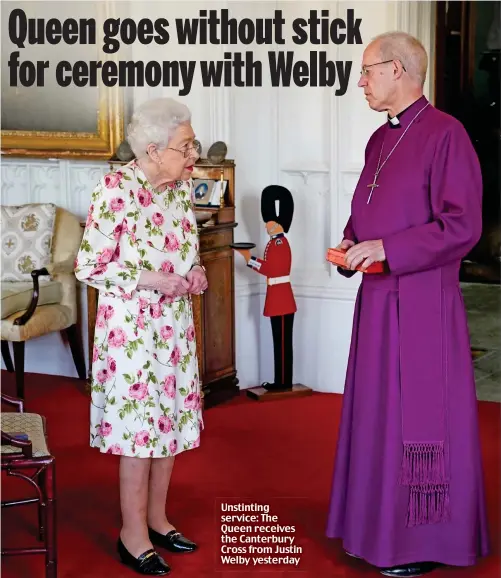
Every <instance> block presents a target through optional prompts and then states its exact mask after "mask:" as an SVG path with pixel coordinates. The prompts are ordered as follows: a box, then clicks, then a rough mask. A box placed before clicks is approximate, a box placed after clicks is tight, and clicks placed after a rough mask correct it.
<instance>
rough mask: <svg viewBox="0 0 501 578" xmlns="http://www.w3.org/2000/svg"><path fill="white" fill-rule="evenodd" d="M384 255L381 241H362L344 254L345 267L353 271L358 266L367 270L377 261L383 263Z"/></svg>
mask: <svg viewBox="0 0 501 578" xmlns="http://www.w3.org/2000/svg"><path fill="white" fill-rule="evenodd" d="M385 260H386V255H385V252H384V247H383V241H382V239H378V240H377V241H363V242H362V243H358V245H353V246H352V247H350V248H349V249H348V251H347V253H346V266H347V268H348V269H352V270H354V269H355V268H356V267H358V266H359V265H360V264H362V269H364V270H365V269H367V267H368V266H369V265H372V263H377V262H378V261H385Z"/></svg>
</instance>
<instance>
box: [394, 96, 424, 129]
mask: <svg viewBox="0 0 501 578" xmlns="http://www.w3.org/2000/svg"><path fill="white" fill-rule="evenodd" d="M420 102H423V104H424V103H425V102H426V97H425V96H424V95H423V96H421V97H419V98H418V99H417V100H416V101H414V102H413V103H412V104H410V105H409V106H408V107H407V108H404V110H401V111H400V112H399V113H398V114H397V115H396V116H393V117H391V116H390V115H389V114H388V126H389V127H390V128H402V125H403V124H405V123H404V122H403V119H402V116H403V115H405V113H406V112H407V111H408V110H410V109H411V108H413V107H415V106H416V105H417V104H418V103H420Z"/></svg>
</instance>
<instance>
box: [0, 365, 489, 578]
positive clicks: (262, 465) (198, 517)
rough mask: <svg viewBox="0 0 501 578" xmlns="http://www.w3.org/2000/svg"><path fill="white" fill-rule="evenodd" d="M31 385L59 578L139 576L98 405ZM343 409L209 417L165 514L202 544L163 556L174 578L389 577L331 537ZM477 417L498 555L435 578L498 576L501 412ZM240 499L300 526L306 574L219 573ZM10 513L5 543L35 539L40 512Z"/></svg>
mask: <svg viewBox="0 0 501 578" xmlns="http://www.w3.org/2000/svg"><path fill="white" fill-rule="evenodd" d="M27 377H28V379H27V394H26V395H27V400H28V403H27V408H26V410H27V411H35V412H38V413H41V414H43V415H45V416H46V417H47V421H48V428H49V435H50V446H51V449H52V452H53V453H54V455H55V456H56V460H57V469H56V481H57V497H58V542H59V578H108V577H109V578H132V577H133V576H137V574H135V573H134V572H132V571H130V570H129V569H127V568H125V567H124V566H123V565H121V564H120V563H119V562H117V558H116V554H115V543H116V538H117V534H118V531H119V528H120V511H119V501H118V491H117V490H118V484H117V466H118V459H119V458H118V457H114V456H103V455H101V454H99V453H98V452H97V450H91V449H90V448H89V447H88V411H89V405H88V400H87V398H86V397H85V395H84V394H83V393H82V391H81V385H80V384H79V383H78V382H76V381H74V380H71V379H67V378H59V377H51V376H38V375H30V376H27ZM2 378H3V382H2V387H3V389H4V391H5V392H6V393H12V392H13V387H12V385H13V382H12V376H10V375H8V374H6V373H5V372H2ZM78 388H80V391H79V389H78ZM340 408H341V396H339V395H333V394H331V395H328V394H315V395H313V396H312V397H309V398H301V399H296V400H294V399H293V400H284V401H277V402H272V403H262V404H261V403H259V402H254V401H252V400H248V399H247V398H246V397H244V396H242V398H239V399H238V400H236V401H234V402H232V403H230V404H226V405H223V406H218V407H216V408H212V409H209V410H207V411H206V413H205V423H206V430H205V432H204V435H203V437H202V443H201V446H200V448H199V449H197V450H193V451H190V452H188V453H186V454H184V455H181V456H180V457H179V459H178V461H177V463H176V466H175V468H174V474H173V478H172V483H171V489H170V493H169V503H168V508H167V511H168V513H169V517H170V519H171V521H172V522H173V523H174V524H175V525H176V526H177V527H178V529H180V530H181V531H182V532H184V533H185V534H186V535H187V536H188V537H190V538H192V539H194V540H195V541H197V542H198V543H199V545H200V550H199V551H198V552H196V553H194V554H191V555H184V556H183V555H178V556H173V555H169V556H166V560H167V561H168V562H169V563H170V564H171V566H172V570H173V571H172V573H171V576H179V577H181V578H204V577H212V576H214V577H216V576H223V578H240V577H242V578H252V577H253V576H258V575H259V576H261V575H263V574H264V573H265V572H267V573H268V574H267V575H268V576H270V574H269V573H270V571H271V576H273V577H275V576H276V577H279V576H292V575H297V576H301V577H304V578H358V577H362V576H364V577H369V576H380V575H379V573H378V572H377V571H375V570H374V569H373V568H370V567H369V566H367V565H366V564H364V563H363V562H361V561H359V560H355V559H352V558H348V557H347V556H345V555H344V554H343V553H342V550H341V547H340V545H339V543H338V542H337V541H331V540H328V539H326V538H325V536H324V529H325V520H326V511H327V505H328V499H329V490H330V483H331V474H332V465H333V457H334V448H335V443H336V432H337V425H338V421H339V415H340ZM479 411H480V416H481V428H482V444H483V448H482V449H483V460H484V467H485V471H486V476H487V482H486V483H487V488H486V489H487V498H488V501H489V510H490V526H491V533H492V544H493V554H492V555H491V556H490V557H489V558H487V559H485V560H482V561H481V562H480V563H479V564H478V565H477V566H476V567H475V568H469V569H458V568H449V569H444V570H440V571H437V572H436V573H434V574H432V575H433V576H437V578H444V577H450V578H494V577H497V576H499V575H500V548H499V544H500V524H499V513H500V499H499V495H500V405H499V404H494V403H486V402H482V403H479ZM2 482H3V488H2V489H3V499H7V497H8V496H12V495H13V492H16V485H19V484H22V482H20V481H19V482H17V483H16V485H14V484H13V483H12V482H13V480H8V482H6V480H5V478H3V479H2ZM16 493H17V492H16ZM243 501H245V502H247V503H250V502H254V501H255V502H257V503H259V504H264V505H269V506H270V515H275V516H277V517H278V520H277V521H276V523H278V524H280V525H281V526H286V525H294V526H295V532H294V533H293V534H291V535H294V536H295V538H296V540H295V542H296V543H297V544H298V545H299V546H300V547H301V548H302V554H301V555H298V554H289V556H300V558H301V561H300V564H299V566H297V567H295V566H289V569H288V570H280V569H277V568H273V567H270V566H261V567H260V568H259V569H256V568H255V567H254V568H252V562H251V564H250V565H249V567H247V569H242V570H239V571H233V568H234V567H232V566H231V565H227V566H222V565H221V562H220V548H221V541H220V540H221V521H220V518H221V515H222V514H221V511H220V508H221V503H222V502H224V503H238V502H243ZM2 514H3V519H2V540H3V542H4V545H5V546H13V545H16V544H19V543H20V542H24V544H26V543H27V542H28V541H29V542H28V543H32V542H34V541H35V538H34V536H35V527H36V522H37V518H36V507H35V506H33V505H32V506H24V507H19V508H10V509H7V510H5V511H4V512H2ZM225 514H226V515H228V512H226V513H225ZM236 524H237V523H234V524H231V525H236ZM237 545H238V544H237ZM285 555H287V554H282V556H285ZM282 568H283V567H282ZM221 571H223V572H221ZM2 573H3V578H43V577H44V568H43V556H31V557H30V556H27V557H12V558H4V559H3V560H2Z"/></svg>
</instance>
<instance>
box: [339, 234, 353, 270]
mask: <svg viewBox="0 0 501 578" xmlns="http://www.w3.org/2000/svg"><path fill="white" fill-rule="evenodd" d="M354 244H355V241H352V240H351V239H343V240H342V241H341V243H339V245H338V246H337V247H336V249H340V250H341V251H347V250H348V249H349V248H350V247H353V245H354ZM338 267H341V269H348V267H345V266H342V265H338Z"/></svg>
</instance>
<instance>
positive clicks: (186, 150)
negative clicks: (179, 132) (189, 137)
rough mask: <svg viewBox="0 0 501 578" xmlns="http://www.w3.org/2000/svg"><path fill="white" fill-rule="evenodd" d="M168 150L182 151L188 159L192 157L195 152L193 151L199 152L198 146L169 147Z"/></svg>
mask: <svg viewBox="0 0 501 578" xmlns="http://www.w3.org/2000/svg"><path fill="white" fill-rule="evenodd" d="M167 150H170V151H176V152H178V153H182V154H183V155H184V158H185V159H187V158H188V157H190V156H191V155H192V154H193V151H194V153H195V154H197V149H196V147H188V148H186V149H173V148H172V147H167Z"/></svg>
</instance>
